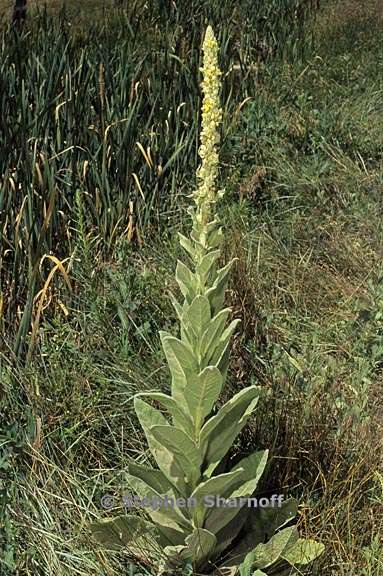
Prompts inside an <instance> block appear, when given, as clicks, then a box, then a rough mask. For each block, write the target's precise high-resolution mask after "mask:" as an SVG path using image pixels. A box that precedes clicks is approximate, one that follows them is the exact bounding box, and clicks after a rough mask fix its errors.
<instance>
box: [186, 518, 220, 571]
mask: <svg viewBox="0 0 383 576" xmlns="http://www.w3.org/2000/svg"><path fill="white" fill-rule="evenodd" d="M186 544H187V547H188V551H189V553H190V556H189V557H190V559H191V561H192V562H193V566H194V567H195V568H196V569H198V568H199V567H202V566H203V565H204V564H205V563H206V562H207V561H208V560H209V558H210V557H211V556H212V555H213V554H214V550H215V548H216V545H217V539H216V537H215V536H214V534H212V533H211V532H209V531H208V530H204V529H203V528H195V529H194V530H193V533H192V534H191V535H190V536H188V537H187V538H186Z"/></svg>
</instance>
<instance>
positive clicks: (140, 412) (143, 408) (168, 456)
mask: <svg viewBox="0 0 383 576" xmlns="http://www.w3.org/2000/svg"><path fill="white" fill-rule="evenodd" d="M134 408H135V411H136V414H137V417H138V419H139V421H140V424H141V426H142V428H143V431H144V433H145V436H146V439H147V441H148V445H149V449H150V451H151V453H152V454H153V457H154V459H155V461H156V462H157V465H158V467H159V468H160V470H162V472H163V473H164V474H165V476H167V477H168V478H169V480H170V481H171V483H174V484H175V485H176V486H177V488H178V489H179V491H180V492H181V493H182V494H186V486H185V482H184V473H183V470H182V468H180V467H179V466H178V465H177V463H176V462H175V460H174V456H173V454H172V453H171V452H169V450H168V449H167V448H165V446H164V445H163V444H162V443H161V442H159V441H158V440H156V438H155V437H154V436H153V434H152V433H151V432H150V428H151V427H152V426H155V425H159V426H167V425H169V424H168V422H167V420H166V418H164V416H163V415H162V414H161V412H160V411H159V410H156V408H153V406H150V404H147V403H146V402H144V401H143V400H141V399H140V398H135V399H134Z"/></svg>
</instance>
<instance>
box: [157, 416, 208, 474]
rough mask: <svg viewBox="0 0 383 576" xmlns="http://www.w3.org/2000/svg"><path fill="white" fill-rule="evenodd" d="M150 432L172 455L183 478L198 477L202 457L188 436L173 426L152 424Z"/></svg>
mask: <svg viewBox="0 0 383 576" xmlns="http://www.w3.org/2000/svg"><path fill="white" fill-rule="evenodd" d="M150 433H151V434H152V435H153V436H154V437H155V438H156V440H158V442H160V443H161V444H162V445H163V446H165V448H166V449H167V450H168V451H169V452H170V453H171V454H172V455H173V458H174V460H175V462H176V464H177V466H178V467H180V468H182V470H183V472H184V477H185V478H187V479H188V480H189V481H191V480H192V479H193V478H198V477H199V475H200V467H201V464H202V457H201V453H200V451H199V449H198V448H197V446H196V445H195V444H194V442H193V440H192V439H191V438H190V436H188V435H187V434H185V432H183V431H182V430H180V429H179V428H175V427H174V426H153V427H151V428H150Z"/></svg>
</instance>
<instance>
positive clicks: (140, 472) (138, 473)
mask: <svg viewBox="0 0 383 576" xmlns="http://www.w3.org/2000/svg"><path fill="white" fill-rule="evenodd" d="M128 471H129V476H134V477H135V478H139V479H141V480H143V481H144V482H146V484H147V485H148V486H150V488H152V489H153V490H155V491H156V492H158V493H159V494H166V493H169V492H172V491H173V490H174V485H173V484H172V483H171V482H170V481H169V480H168V478H167V477H166V476H165V474H164V473H163V472H162V471H161V470H156V469H155V468H151V467H150V466H142V464H136V463H134V462H130V463H129V464H128Z"/></svg>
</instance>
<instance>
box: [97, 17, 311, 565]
mask: <svg viewBox="0 0 383 576" xmlns="http://www.w3.org/2000/svg"><path fill="white" fill-rule="evenodd" d="M203 53H204V60H203V68H202V73H203V82H202V91H203V105H202V132H201V145H200V150H199V155H200V158H201V164H200V167H199V169H198V172H197V183H198V186H197V190H196V191H195V192H194V193H193V200H194V207H193V208H191V209H190V214H191V218H192V231H191V234H190V237H186V236H184V235H182V234H180V235H179V238H180V243H181V245H182V247H183V248H184V250H185V252H186V253H187V257H188V261H187V264H185V263H184V262H181V261H178V263H177V269H176V280H177V283H178V286H179V288H180V291H181V293H182V297H183V301H182V303H180V302H179V301H178V300H177V299H176V298H175V297H174V296H172V301H173V304H174V308H175V311H176V314H177V316H178V320H179V324H180V336H179V338H176V337H175V336H172V335H171V334H169V333H168V332H160V337H161V342H162V346H163V349H164V352H165V356H166V359H167V362H168V365H169V369H170V373H171V393H170V395H166V394H163V393H161V392H147V393H141V394H138V395H137V396H136V397H135V400H134V407H135V411H136V413H137V417H138V420H139V422H140V424H141V426H142V428H143V430H144V433H145V436H146V439H147V442H148V445H149V449H150V451H151V454H152V456H153V459H154V461H155V462H156V464H157V468H151V467H147V466H143V465H138V464H136V463H132V464H130V466H129V469H128V474H127V477H126V481H127V485H128V486H129V489H130V491H132V492H134V493H135V494H136V502H138V500H137V498H138V497H139V498H140V501H141V503H145V502H146V504H147V505H146V506H145V511H144V515H143V514H142V512H141V514H137V515H135V514H132V513H131V512H130V513H128V514H126V515H123V516H119V517H116V518H108V519H105V520H103V521H101V522H98V523H96V524H94V525H93V526H92V531H93V534H94V535H95V536H96V538H97V539H98V540H99V541H100V542H101V543H102V544H104V545H106V546H108V547H111V548H121V547H122V548H125V549H127V550H128V551H130V553H131V554H133V555H134V554H136V555H137V551H138V550H139V549H140V548H141V549H142V547H144V549H145V551H146V553H147V554H149V555H150V554H151V553H152V554H153V555H154V556H155V554H156V551H155V550H156V547H154V548H151V547H150V546H149V544H148V542H149V540H150V539H151V541H152V542H153V541H154V542H156V544H157V551H158V550H161V555H160V556H161V560H160V561H159V564H158V566H159V567H158V572H157V573H158V574H169V575H172V576H173V575H175V574H187V573H189V574H192V573H193V571H195V572H197V573H199V574H201V573H202V574H211V573H215V574H228V575H234V574H239V575H241V576H247V575H249V576H250V575H252V576H262V575H265V574H266V575H267V574H278V575H282V574H283V575H287V574H292V573H294V567H299V568H301V567H303V566H304V565H306V564H308V563H310V562H311V561H312V560H313V559H314V558H315V557H316V556H318V555H319V554H320V553H321V551H322V545H321V544H318V543H317V542H314V541H311V540H302V539H300V538H299V536H298V531H297V528H296V526H295V525H288V524H291V521H292V520H293V519H294V518H295V517H296V515H297V504H296V502H295V501H294V500H292V499H288V500H285V501H284V502H283V503H282V505H281V506H269V507H264V508H254V507H250V506H248V503H249V502H251V501H250V500H249V498H250V497H252V496H253V495H254V492H255V490H256V488H257V485H258V482H259V480H260V478H261V476H262V473H263V471H264V469H265V466H266V463H267V458H268V451H267V450H261V451H258V452H255V453H254V454H252V455H251V456H248V457H246V458H244V459H242V460H241V461H240V462H239V463H238V464H236V465H235V466H234V467H233V468H232V469H231V470H229V471H226V470H225V465H224V460H225V456H226V455H227V453H228V451H229V450H230V448H231V447H232V445H233V443H234V441H235V439H236V438H237V436H238V434H239V433H240V432H241V430H242V429H243V427H244V426H245V424H246V422H247V421H248V419H249V417H250V416H251V414H252V413H253V412H254V409H255V407H256V405H257V402H258V399H259V398H260V396H261V394H262V389H261V388H260V387H258V386H254V385H252V386H248V387H246V388H244V389H243V390H241V391H240V392H238V393H237V394H235V395H234V396H233V397H232V398H231V399H230V400H229V401H228V402H227V403H226V404H224V405H223V406H222V407H220V408H219V409H217V408H216V407H215V405H216V402H217V400H218V398H219V396H220V393H221V391H222V388H223V386H224V383H225V379H226V374H227V370H228V363H229V351H230V340H231V336H232V334H233V332H234V330H235V328H236V326H237V323H238V320H233V321H231V323H228V320H229V317H230V314H231V310H230V308H225V307H224V298H225V288H226V284H227V281H228V276H229V272H230V269H231V267H232V265H233V261H231V262H229V263H228V264H226V265H225V266H223V267H222V268H219V265H218V261H219V258H220V246H221V242H222V238H223V233H222V228H221V227H220V225H219V222H218V219H217V216H216V212H215V207H216V202H217V200H218V199H219V197H220V196H221V195H222V193H221V192H220V191H219V190H217V185H216V183H217V176H218V169H219V157H218V144H219V129H220V124H221V119H222V110H221V107H220V101H219V91H220V75H221V72H220V70H219V67H218V58H217V56H218V45H217V41H216V39H215V36H214V33H213V30H212V28H211V27H210V26H209V27H208V28H207V31H206V35H205V39H204V43H203ZM144 398H145V399H144ZM153 403H154V404H156V405H157V406H158V405H159V406H161V408H162V411H161V410H159V409H157V408H156V407H154V406H153ZM164 413H165V415H164ZM253 503H254V500H253ZM145 542H146V544H145Z"/></svg>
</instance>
